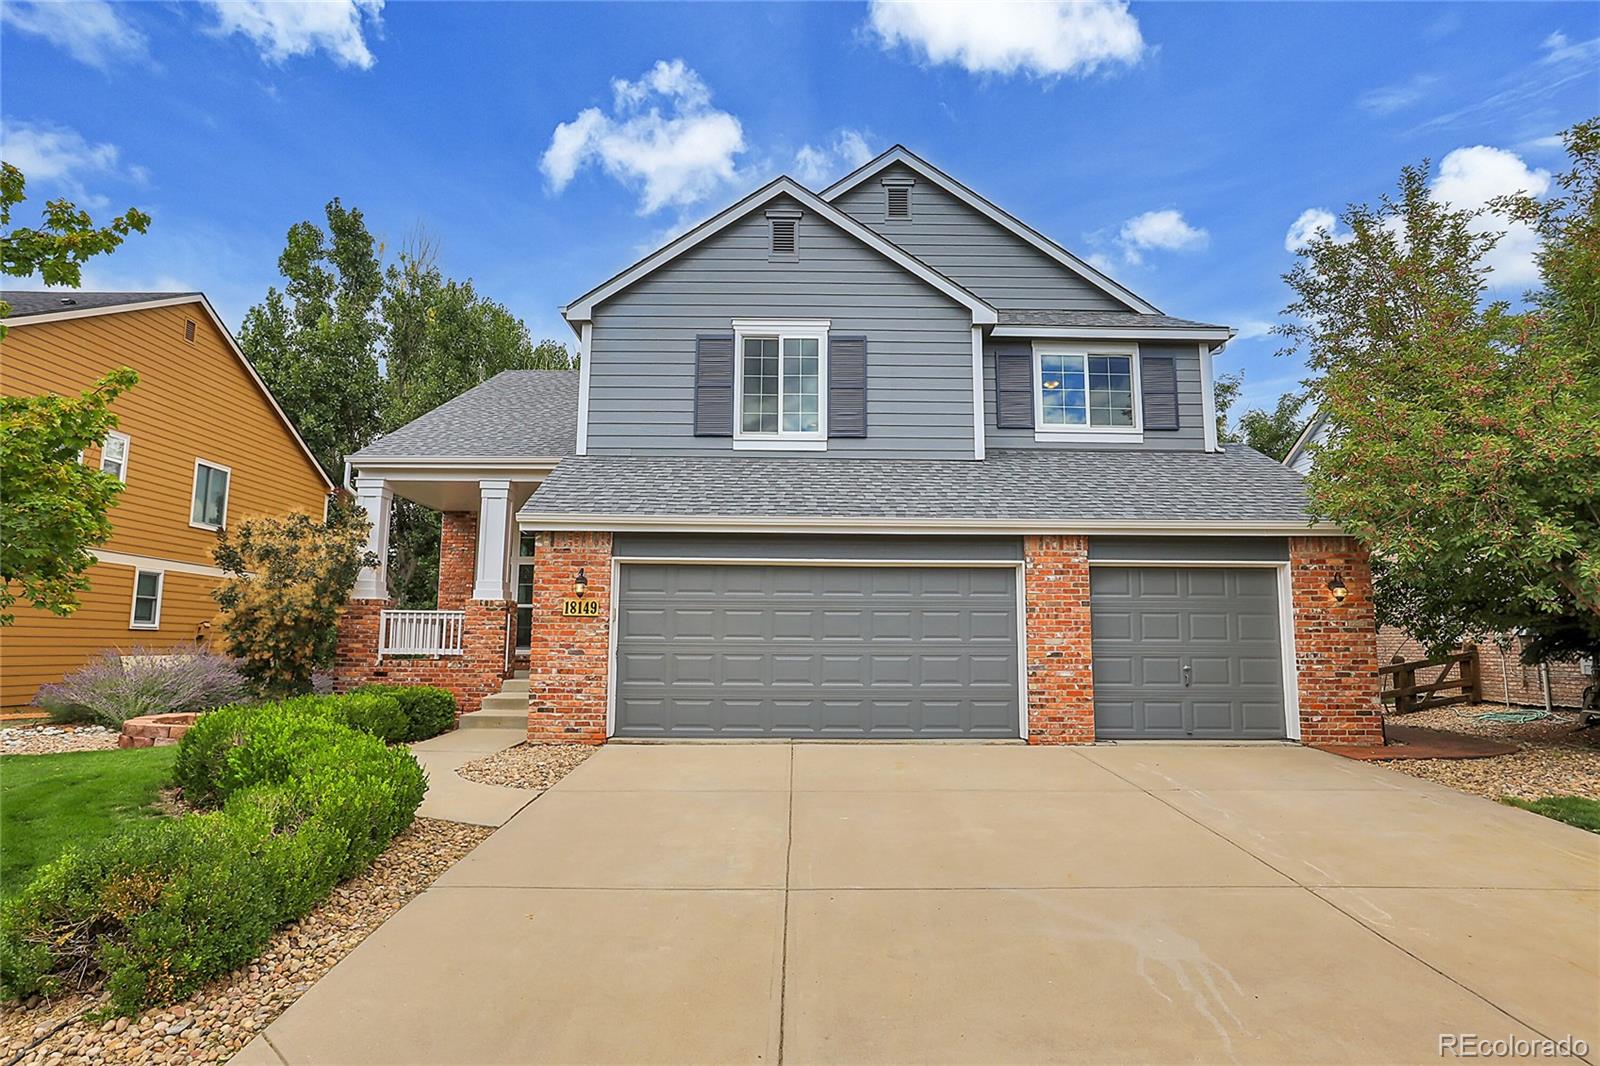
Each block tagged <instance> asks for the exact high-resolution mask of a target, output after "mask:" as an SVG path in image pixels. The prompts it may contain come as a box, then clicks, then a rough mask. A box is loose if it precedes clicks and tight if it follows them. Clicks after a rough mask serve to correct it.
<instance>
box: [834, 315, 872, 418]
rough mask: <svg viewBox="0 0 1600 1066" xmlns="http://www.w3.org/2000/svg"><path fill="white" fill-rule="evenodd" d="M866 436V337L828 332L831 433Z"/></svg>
mask: <svg viewBox="0 0 1600 1066" xmlns="http://www.w3.org/2000/svg"><path fill="white" fill-rule="evenodd" d="M866 435H867V338H866V337H863V336H859V335H842V334H838V333H830V334H828V436H830V437H865V436H866Z"/></svg>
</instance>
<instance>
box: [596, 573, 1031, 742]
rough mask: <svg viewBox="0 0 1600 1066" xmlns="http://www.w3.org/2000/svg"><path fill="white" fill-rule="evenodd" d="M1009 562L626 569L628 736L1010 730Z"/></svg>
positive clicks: (622, 641) (1013, 727)
mask: <svg viewBox="0 0 1600 1066" xmlns="http://www.w3.org/2000/svg"><path fill="white" fill-rule="evenodd" d="M1016 592H1017V590H1016V570H1015V569H1014V568H1012V567H970V568H969V567H954V566H940V567H932V566H930V567H922V566H807V565H797V566H771V565H737V564H721V563H715V564H713V563H707V564H689V565H685V564H671V563H660V564H657V563H627V564H624V565H623V566H622V567H621V573H620V576H619V596H618V605H617V610H616V617H617V637H616V641H617V643H616V674H615V692H616V733H617V735H618V736H625V737H652V736H675V737H697V736H723V737H762V736H777V737H1015V736H1018V735H1019V733H1020V724H1019V717H1018V714H1019V711H1018V700H1017V673H1018V665H1017V602H1016Z"/></svg>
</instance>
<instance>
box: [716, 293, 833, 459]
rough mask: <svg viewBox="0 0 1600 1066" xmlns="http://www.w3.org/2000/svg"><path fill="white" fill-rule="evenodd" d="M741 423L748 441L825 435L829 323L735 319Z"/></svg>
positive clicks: (817, 438)
mask: <svg viewBox="0 0 1600 1066" xmlns="http://www.w3.org/2000/svg"><path fill="white" fill-rule="evenodd" d="M734 333H735V336H736V337H737V339H738V348H737V351H738V359H739V363H738V368H737V372H736V374H735V384H736V387H737V390H738V394H739V395H738V410H739V425H738V432H737V433H736V434H735V437H738V438H745V439H760V438H769V439H772V440H791V439H792V440H808V439H809V440H814V441H821V440H823V439H824V438H826V436H827V434H826V432H825V431H824V428H823V427H824V426H825V425H826V418H827V411H826V405H825V401H824V397H825V396H826V393H827V358H828V325H827V323H755V322H752V323H738V322H736V323H734Z"/></svg>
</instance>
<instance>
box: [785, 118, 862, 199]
mask: <svg viewBox="0 0 1600 1066" xmlns="http://www.w3.org/2000/svg"><path fill="white" fill-rule="evenodd" d="M871 158H872V149H871V148H869V147H867V138H866V135H865V134H863V133H862V132H861V131H860V130H851V129H844V130H840V131H839V132H838V134H837V135H836V136H835V137H834V139H833V143H832V144H824V145H823V146H822V147H820V148H817V147H815V146H813V145H810V144H805V145H801V147H800V150H799V151H798V152H796V153H795V154H794V175H795V177H797V178H799V179H800V181H801V183H802V184H805V185H810V186H814V187H818V188H820V187H821V186H822V185H824V184H825V183H827V182H829V181H830V180H831V179H834V178H838V177H842V176H843V175H845V174H848V173H849V172H850V171H852V170H854V169H855V168H856V167H859V166H860V165H861V164H863V163H865V162H866V161H867V160H869V159H871Z"/></svg>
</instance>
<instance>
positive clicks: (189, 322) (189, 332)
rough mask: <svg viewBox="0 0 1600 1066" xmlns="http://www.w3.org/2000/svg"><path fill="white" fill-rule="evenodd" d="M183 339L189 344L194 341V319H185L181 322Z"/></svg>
mask: <svg viewBox="0 0 1600 1066" xmlns="http://www.w3.org/2000/svg"><path fill="white" fill-rule="evenodd" d="M183 339H184V340H186V341H188V342H189V343H190V344H193V343H194V319H192V318H190V319H185V320H184V323H183Z"/></svg>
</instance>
